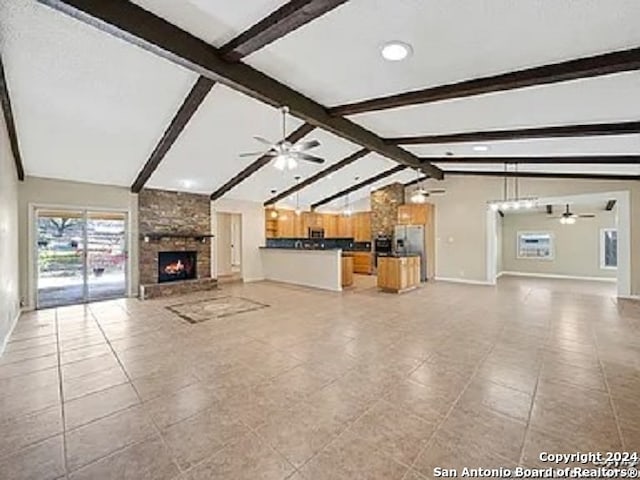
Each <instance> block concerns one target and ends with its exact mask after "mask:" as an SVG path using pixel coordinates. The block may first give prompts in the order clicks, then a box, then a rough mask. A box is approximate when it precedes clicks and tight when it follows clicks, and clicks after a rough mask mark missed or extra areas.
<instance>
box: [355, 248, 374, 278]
mask: <svg viewBox="0 0 640 480" xmlns="http://www.w3.org/2000/svg"><path fill="white" fill-rule="evenodd" d="M350 255H351V256H352V257H353V272H354V273H361V274H364V275H371V273H372V272H373V255H372V254H371V252H350Z"/></svg>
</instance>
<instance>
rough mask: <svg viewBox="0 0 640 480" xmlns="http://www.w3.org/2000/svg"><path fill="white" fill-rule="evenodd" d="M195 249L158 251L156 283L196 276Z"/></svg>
mask: <svg viewBox="0 0 640 480" xmlns="http://www.w3.org/2000/svg"><path fill="white" fill-rule="evenodd" d="M197 257H198V254H197V252H195V251H187V252H183V251H174V252H158V283H165V282H176V281H180V280H190V279H194V278H196V264H197V263H196V261H197Z"/></svg>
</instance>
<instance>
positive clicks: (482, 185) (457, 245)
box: [407, 176, 640, 295]
mask: <svg viewBox="0 0 640 480" xmlns="http://www.w3.org/2000/svg"><path fill="white" fill-rule="evenodd" d="M424 185H425V188H436V187H437V188H444V189H446V194H445V195H442V196H433V197H431V198H430V201H431V202H433V203H434V205H435V206H436V243H437V259H436V276H437V277H441V278H459V279H462V280H472V281H480V282H485V281H486V280H487V232H486V227H487V221H486V210H487V201H489V200H499V199H500V198H502V179H501V178H499V177H482V176H451V177H448V178H446V179H445V180H442V181H437V180H428V181H426V182H424ZM411 190H412V188H411V187H409V188H408V189H407V194H408V195H410V192H411ZM614 191H628V192H629V196H630V209H631V275H632V276H631V295H640V220H638V219H640V182H637V181H599V180H566V179H532V178H525V179H521V181H520V195H521V196H522V197H530V196H534V197H556V196H563V195H575V194H586V193H597V192H614Z"/></svg>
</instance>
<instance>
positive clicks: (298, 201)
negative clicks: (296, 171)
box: [294, 175, 302, 216]
mask: <svg viewBox="0 0 640 480" xmlns="http://www.w3.org/2000/svg"><path fill="white" fill-rule="evenodd" d="M294 178H295V180H296V185H298V183H300V175H296V176H295V177H294ZM301 213H302V210H300V194H299V192H298V190H296V215H298V216H300V214H301Z"/></svg>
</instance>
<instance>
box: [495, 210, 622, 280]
mask: <svg viewBox="0 0 640 480" xmlns="http://www.w3.org/2000/svg"><path fill="white" fill-rule="evenodd" d="M603 207H604V205H601V206H600V211H598V210H596V209H595V208H593V209H591V208H590V209H589V211H590V212H592V213H594V214H595V215H596V217H595V218H584V219H578V220H577V221H576V223H575V224H573V225H562V224H561V223H560V222H559V221H558V220H557V219H550V218H549V217H548V216H547V215H546V214H545V213H539V212H536V213H518V214H506V215H505V217H504V219H503V222H502V238H503V242H504V243H503V246H502V255H501V256H502V268H500V267H499V268H498V272H500V271H501V270H504V271H506V272H519V273H534V274H536V273H538V274H546V275H566V276H578V277H593V278H595V277H598V278H615V277H616V270H611V269H602V268H600V230H601V229H603V228H615V226H616V219H615V212H613V211H610V212H607V211H603ZM577 208H578V207H577V206H576V207H574V209H577ZM556 210H557V212H556V213H560V212H561V207H556ZM579 211H584V208H582V209H581V210H579ZM518 232H549V233H550V234H551V235H552V237H553V239H554V240H553V243H554V257H553V258H552V259H531V258H528V259H519V258H517V236H518ZM498 259H500V250H498Z"/></svg>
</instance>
